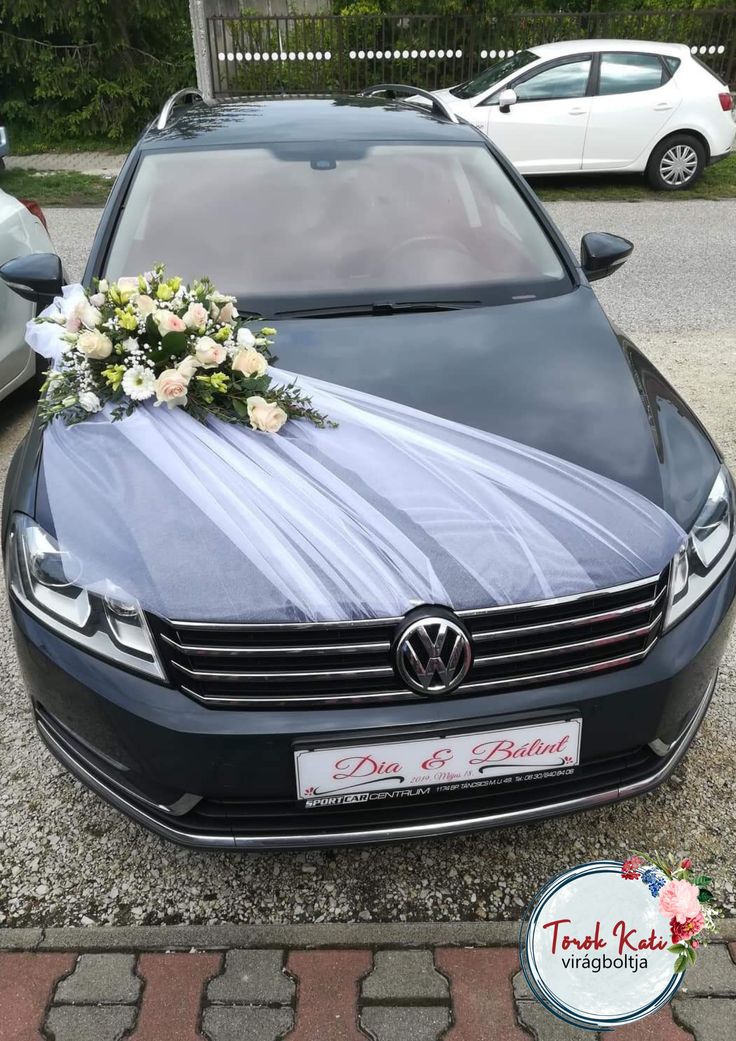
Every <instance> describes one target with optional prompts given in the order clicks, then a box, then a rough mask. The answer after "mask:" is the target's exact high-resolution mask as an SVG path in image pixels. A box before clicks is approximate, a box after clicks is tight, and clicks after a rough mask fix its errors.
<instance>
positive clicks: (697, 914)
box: [621, 854, 720, 972]
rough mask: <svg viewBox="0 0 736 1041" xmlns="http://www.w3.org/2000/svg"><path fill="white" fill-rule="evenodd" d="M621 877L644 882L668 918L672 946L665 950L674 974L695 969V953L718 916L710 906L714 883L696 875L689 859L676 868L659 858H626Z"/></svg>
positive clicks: (711, 904)
mask: <svg viewBox="0 0 736 1041" xmlns="http://www.w3.org/2000/svg"><path fill="white" fill-rule="evenodd" d="M621 875H622V876H623V878H626V879H630V880H632V881H635V880H639V881H640V882H643V884H644V885H645V886H646V887H647V889H648V890H649V892H650V893H651V894H652V896H653V897H655V898H656V899H657V900H658V902H659V909H660V911H661V912H662V914H665V915H667V917H668V918H669V920H670V932H671V934H672V946H671V947H668V948H667V950H668V951H669V952H670V953H671V954H674V955H675V956H676V961H675V972H684V971H685V969H686V968H687V966H688V965H694V964H695V960H696V958H697V954H696V951H697V949H698V947H700V945H701V943H702V942H703V940H702V938H700V937H701V934H702V933H703V932H704V931H705V930H713V929H715V924H714V920H715V918H716V917H717V916H718V914H719V913H720V912H719V911H718V910H717V909H716V908H715V907H714V906H713V893H712V892H711V890H710V888H709V887H710V886H711V885H712V882H713V880H712V879H711V878H709V877H708V875H702V874H699V873H698V872H696V871H695V869H694V867H693V862H692V860H691V859H690V857H685V858H684V859H683V860H681V861H680V862H679V865H678V864H675V863H670V862H669V861H667V860H665V859H664V858H663V857H660V856H659V854H655V856H649V855H648V854H636V855H635V856H632V857H629V858H628V860H625V861H624V862H623V864H622V866H621Z"/></svg>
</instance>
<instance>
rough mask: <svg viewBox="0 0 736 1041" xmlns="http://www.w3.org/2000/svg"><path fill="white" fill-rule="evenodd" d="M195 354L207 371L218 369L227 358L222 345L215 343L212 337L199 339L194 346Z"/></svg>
mask: <svg viewBox="0 0 736 1041" xmlns="http://www.w3.org/2000/svg"><path fill="white" fill-rule="evenodd" d="M194 354H195V356H196V358H197V361H198V362H199V364H200V365H201V366H202V367H203V368H205V369H216V368H217V366H218V365H222V363H223V362H224V360H225V358H226V357H227V351H226V350H225V348H224V347H223V346H222V344H219V343H215V341H214V340H213V339H212V337H211V336H200V337H199V339H198V340H197V342H196V344H195V346H194Z"/></svg>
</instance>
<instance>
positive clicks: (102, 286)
mask: <svg viewBox="0 0 736 1041" xmlns="http://www.w3.org/2000/svg"><path fill="white" fill-rule="evenodd" d="M97 288H98V289H99V291H100V292H101V293H106V292H107V291H108V289H109V288H110V283H109V282H108V281H107V279H106V278H101V279H100V281H99V282H98V283H97Z"/></svg>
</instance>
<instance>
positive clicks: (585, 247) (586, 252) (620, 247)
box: [0, 231, 634, 282]
mask: <svg viewBox="0 0 736 1041" xmlns="http://www.w3.org/2000/svg"><path fill="white" fill-rule="evenodd" d="M633 250H634V243H633V242H629V240H628V239H623V238H621V236H620V235H609V234H608V232H606V231H589V232H588V234H587V235H583V239H582V242H581V243H580V262H581V264H582V266H583V271H584V272H585V274H586V275H587V276H588V280H589V281H590V282H595V281H596V279H598V278H606V276H607V275H611V274H613V272H614V271H616V269H617V268H620V267H621V265H622V264H623V263H624V261H626V260H628V258H629V257H630V256H631V254H632V252H633ZM0 273H1V272H0Z"/></svg>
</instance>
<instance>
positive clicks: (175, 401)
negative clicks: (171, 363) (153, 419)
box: [156, 369, 189, 408]
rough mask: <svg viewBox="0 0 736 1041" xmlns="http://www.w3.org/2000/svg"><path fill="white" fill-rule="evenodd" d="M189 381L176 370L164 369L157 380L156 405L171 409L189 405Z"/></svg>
mask: <svg viewBox="0 0 736 1041" xmlns="http://www.w3.org/2000/svg"><path fill="white" fill-rule="evenodd" d="M188 383H189V381H188V380H187V379H186V378H185V377H184V376H182V374H181V373H180V372H178V371H177V370H176V369H164V371H163V372H162V373H161V375H160V376H159V377H158V379H157V380H156V398H157V401H156V404H157V405H163V404H164V402H165V403H166V404H167V405H168V406H169V408H175V407H176V406H177V405H186V403H187V384H188Z"/></svg>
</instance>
